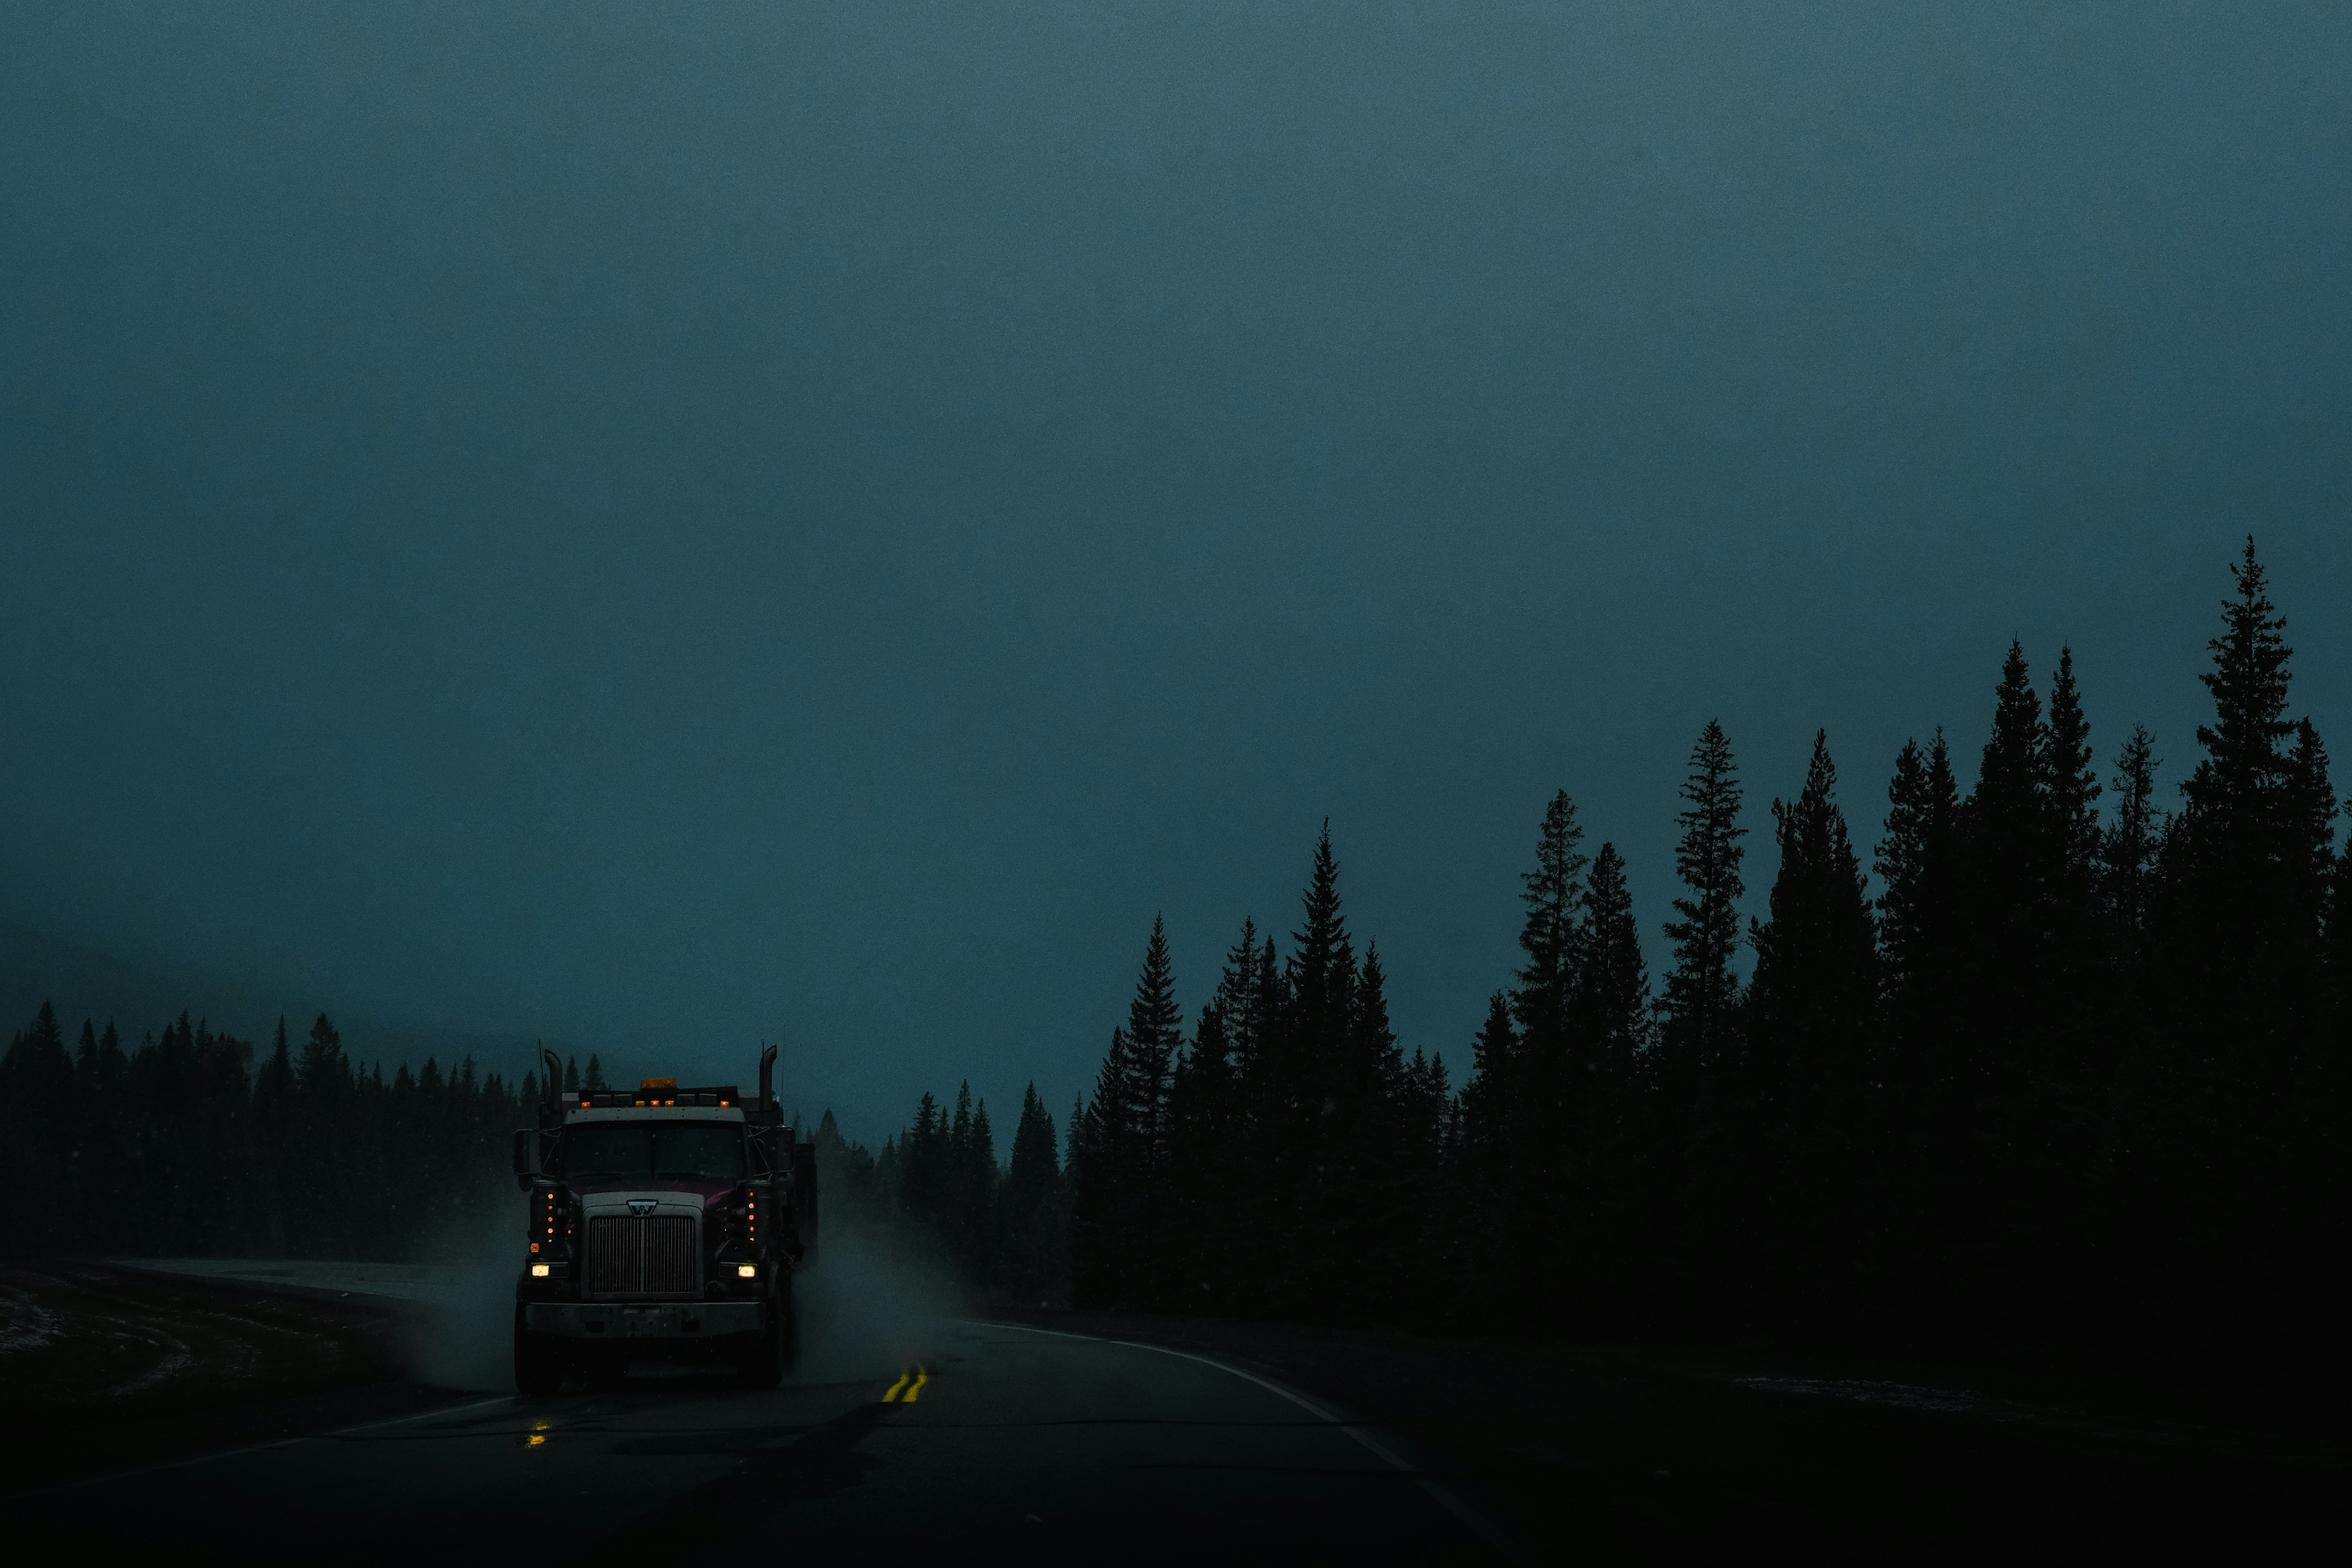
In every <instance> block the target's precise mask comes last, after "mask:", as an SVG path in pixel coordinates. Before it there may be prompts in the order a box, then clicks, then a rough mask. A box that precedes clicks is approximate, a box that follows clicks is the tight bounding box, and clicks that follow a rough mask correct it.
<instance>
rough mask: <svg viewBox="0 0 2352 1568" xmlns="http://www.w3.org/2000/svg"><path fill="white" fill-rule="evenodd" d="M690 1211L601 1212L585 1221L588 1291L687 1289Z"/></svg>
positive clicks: (690, 1283)
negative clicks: (685, 1213)
mask: <svg viewBox="0 0 2352 1568" xmlns="http://www.w3.org/2000/svg"><path fill="white" fill-rule="evenodd" d="M694 1265H695V1257H694V1220H693V1217H692V1216H691V1215H672V1214H657V1215H597V1216H596V1217H595V1218H593V1219H592V1220H590V1221H589V1222H588V1293H589V1294H590V1295H592V1296H642V1295H661V1294H665V1293H686V1292H691V1291H693V1290H694V1289H697V1288H698V1286H699V1284H700V1283H701V1282H700V1281H699V1280H698V1279H696V1277H695V1275H696V1269H695V1266H694Z"/></svg>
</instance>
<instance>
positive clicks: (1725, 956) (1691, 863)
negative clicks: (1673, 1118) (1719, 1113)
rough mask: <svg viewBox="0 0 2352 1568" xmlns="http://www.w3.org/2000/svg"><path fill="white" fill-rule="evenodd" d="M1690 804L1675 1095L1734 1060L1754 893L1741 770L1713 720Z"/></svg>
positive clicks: (1677, 946)
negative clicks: (1749, 897) (1744, 871)
mask: <svg viewBox="0 0 2352 1568" xmlns="http://www.w3.org/2000/svg"><path fill="white" fill-rule="evenodd" d="M1682 798H1683V800H1684V801H1685V803H1686V804H1685V807H1684V809H1683V811H1682V813H1681V814H1680V815H1679V816H1676V817H1675V823H1676V824H1677V826H1680V827H1681V829H1682V837H1681V839H1680V840H1679V841H1678V842H1677V843H1676V845H1675V872H1676V874H1677V875H1679V876H1680V877H1681V878H1682V881H1683V885H1684V886H1685V887H1686V888H1688V889H1690V895H1689V897H1687V898H1681V899H1676V900H1675V901H1674V902H1675V913H1676V914H1678V915H1680V916H1681V917H1682V919H1680V920H1679V921H1668V922H1666V926H1665V933H1666V940H1667V941H1668V942H1672V943H1673V944H1674V953H1675V962H1674V967H1673V968H1672V969H1670V970H1668V971H1667V973H1666V981H1665V994H1664V997H1663V998H1662V1007H1663V1011H1664V1022H1665V1028H1664V1038H1663V1041H1662V1045H1663V1047H1664V1059H1663V1062H1662V1066H1663V1067H1664V1069H1665V1073H1666V1086H1667V1087H1668V1088H1669V1089H1670V1090H1671V1089H1679V1088H1681V1087H1682V1085H1683V1084H1684V1083H1686V1082H1688V1081H1690V1080H1691V1079H1694V1078H1695V1076H1696V1073H1698V1072H1699V1071H1702V1070H1705V1069H1706V1068H1708V1067H1711V1066H1713V1065H1714V1064H1716V1063H1718V1062H1720V1061H1721V1060H1723V1058H1726V1057H1727V1056H1728V1055H1729V1054H1730V1052H1731V1047H1732V1034H1733V1030H1734V1027H1735V1023H1736V1018H1737V1014H1738V1000H1739V981H1738V976H1737V975H1736V974H1735V973H1733V970H1732V961H1733V959H1734V958H1735V957H1736V956H1737V954H1738V948H1739V900H1740V898H1741V897H1742V896H1743V895H1744V894H1745V893H1746V892H1747V890H1748V887H1747V884H1746V883H1745V882H1744V881H1742V880H1741V879H1740V875H1739V865H1740V860H1741V858H1743V857H1744V856H1745V855H1746V854H1747V850H1746V849H1745V848H1744V847H1742V846H1741V845H1740V842H1739V841H1740V839H1742V838H1744V837H1747V834H1748V830H1747V829H1746V828H1744V827H1742V826H1739V808H1740V801H1741V794H1740V787H1739V769H1738V764H1737V763H1735V762H1734V761H1733V760H1732V755H1731V742H1729V741H1728V740H1727V739H1726V738H1725V736H1724V733H1723V726H1722V725H1721V724H1720V723H1718V722H1717V721H1715V720H1713V719H1710V720H1708V721H1706V729H1704V730H1702V731H1699V737H1698V742H1697V743H1696V745H1694V746H1693V747H1692V748H1691V759H1690V773H1689V776H1688V777H1687V778H1685V780H1684V783H1683V787H1682Z"/></svg>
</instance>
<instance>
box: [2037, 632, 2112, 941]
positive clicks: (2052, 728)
mask: <svg viewBox="0 0 2352 1568" xmlns="http://www.w3.org/2000/svg"><path fill="white" fill-rule="evenodd" d="M2045 768H2046V773H2047V776H2048V779H2049V791H2050V794H2049V801H2050V831H2051V835H2052V837H2053V840H2054V842H2053V858H2054V860H2055V868H2056V871H2057V874H2058V878H2059V885H2058V889H2057V900H2058V905H2059V914H2060V918H2061V921H2062V922H2063V924H2062V931H2063V932H2064V934H2065V935H2066V937H2067V939H2068V940H2069V941H2070V942H2073V943H2076V944H2079V943H2080V942H2082V941H2084V939H2085V937H2086V929H2085V928H2087V926H2088V924H2089V921H2090V920H2091V917H2092V912H2093V910H2094V908H2095V902H2096V899H2097V889H2098V868H2099V848H2100V843H2099V840H2100V837H2101V835H2100V830H2099V805H2098V801H2099V775H2098V770H2097V768H2096V767H2095V766H2094V765H2093V763H2092V759H2091V724H2090V721H2089V720H2088V719H2086V718H2084V715H2083V700H2082V694H2081V692H2080V691H2078V690H2077V689H2076V688H2075V684H2074V649H2073V648H2071V647H2061V648H2060V649H2059V650H2058V673H2057V674H2056V675H2055V676H2053V677H2052V678H2051V681H2050V722H2049V741H2048V757H2047V762H2046V764H2045ZM2066 956H2067V958H2068V960H2069V961H2070V962H2074V961H2077V960H2079V959H2081V958H2082V957H2084V954H2082V953H2081V952H2079V949H2078V947H2075V946H2070V948H2069V951H2068V952H2067V955H2066Z"/></svg>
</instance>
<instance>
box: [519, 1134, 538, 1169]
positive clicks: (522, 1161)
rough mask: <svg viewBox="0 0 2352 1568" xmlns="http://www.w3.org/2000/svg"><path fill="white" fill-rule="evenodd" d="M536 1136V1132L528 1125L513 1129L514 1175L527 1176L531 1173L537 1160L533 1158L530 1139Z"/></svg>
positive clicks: (533, 1153)
mask: <svg viewBox="0 0 2352 1568" xmlns="http://www.w3.org/2000/svg"><path fill="white" fill-rule="evenodd" d="M538 1136H539V1134H538V1133H536V1132H534V1131H531V1130H530V1128H528V1127H518V1128H516V1129H515V1135H514V1172H515V1174H516V1175H518V1176H523V1177H529V1176H530V1174H531V1172H532V1168H533V1167H534V1166H536V1165H537V1164H538V1163H539V1162H538V1161H537V1159H535V1158H534V1155H535V1153H536V1151H534V1150H533V1149H532V1148H531V1146H530V1145H531V1140H532V1139H534V1138H536V1137H538Z"/></svg>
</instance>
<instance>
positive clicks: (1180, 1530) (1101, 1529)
mask: <svg viewBox="0 0 2352 1568" xmlns="http://www.w3.org/2000/svg"><path fill="white" fill-rule="evenodd" d="M925 1343H926V1344H927V1345H928V1346H929V1349H928V1350H927V1351H925V1352H922V1353H920V1354H919V1355H916V1356H912V1357H908V1358H906V1359H904V1360H894V1359H886V1358H882V1357H879V1356H877V1357H876V1358H874V1364H873V1365H871V1366H867V1367H865V1368H864V1369H863V1371H862V1373H861V1372H859V1371H858V1370H857V1369H856V1367H854V1366H846V1365H842V1364H834V1365H831V1366H828V1367H826V1368H824V1373H823V1375H815V1374H813V1373H803V1374H801V1375H798V1376H795V1377H793V1378H791V1379H788V1380H787V1381H786V1383H785V1384H784V1385H783V1386H782V1388H779V1389H777V1390H774V1391H772V1392H768V1393H747V1392H744V1391H742V1390H740V1389H739V1388H737V1387H735V1386H734V1385H733V1384H731V1383H730V1381H729V1380H728V1379H727V1378H726V1377H725V1376H724V1375H723V1374H688V1373H671V1374H667V1375H657V1376H653V1375H635V1376H632V1377H630V1378H627V1379H625V1380H624V1381H622V1382H621V1383H619V1384H612V1385H607V1386H605V1387H602V1388H599V1389H595V1390H593V1391H588V1392H583V1393H577V1394H567V1395H562V1396H558V1397H554V1398H547V1399H522V1398H517V1397H508V1396H500V1397H495V1398H486V1399H480V1400H477V1401H472V1402H467V1403H461V1404H458V1405H451V1406H448V1407H446V1408H443V1409H441V1410H437V1411H435V1412H432V1413H429V1414H427V1415H422V1416H413V1417H409V1418H407V1419H404V1420H400V1421H394V1422H387V1423H383V1424H381V1425H375V1426H362V1427H357V1428H351V1429H346V1430H344V1431H342V1432H340V1433H334V1434H329V1435H324V1436H315V1437H307V1438H299V1439H295V1440H291V1441H289V1442H286V1443H282V1444H278V1445H273V1446H269V1447H262V1448H257V1449H248V1450H244V1451H236V1452H231V1453H227V1454H220V1455H213V1456H206V1457H201V1458H194V1459H188V1460H183V1461H178V1462H175V1463H173V1464H171V1465H168V1466H163V1467H157V1468H150V1469H146V1470H142V1471H137V1472H132V1473H129V1474H125V1475H121V1476H114V1477H100V1478H96V1479H90V1480H87V1481H82V1482H79V1483H75V1484H73V1485H69V1486H66V1487H61V1488H58V1489H52V1490H49V1491H47V1492H43V1493H39V1494H35V1495H32V1496H22V1497H19V1498H18V1499H16V1500H15V1501H16V1510H15V1511H16V1522H17V1524H18V1527H19V1528H20V1529H21V1530H24V1531H34V1532H37V1533H38V1534H41V1535H51V1534H52V1532H54V1538H55V1539H57V1540H58V1542H60V1543H64V1542H78V1543H81V1544H85V1545H94V1544H96V1543H97V1542H100V1541H105V1542H109V1543H114V1544H126V1545H136V1546H140V1547H144V1548H150V1549H154V1550H158V1551H160V1552H164V1553H167V1554H168V1555H167V1559H166V1560H171V1561H178V1562H187V1561H205V1560H219V1561H253V1560H257V1559H278V1560H302V1561H311V1562H316V1561H320V1560H322V1559H328V1560H344V1561H358V1562H394V1561H397V1562H403V1563H420V1562H422V1563H433V1562H435V1561H436V1560H441V1561H448V1560H456V1561H462V1562H471V1561H487V1560H488V1559H490V1558H491V1557H493V1556H496V1557H498V1558H499V1559H500V1560H502V1561H505V1562H509V1563H532V1562H543V1561H553V1562H567V1563H568V1562H582V1561H584V1562H617V1561H627V1562H630V1563H670V1562H695V1561H712V1562H718V1561H726V1562H740V1561H741V1560H742V1558H743V1555H744V1553H745V1552H747V1551H751V1552H761V1553H762V1554H765V1553H767V1552H775V1551H782V1552H799V1551H832V1552H840V1553H844V1554H845V1555H844V1556H842V1557H840V1558H837V1559H833V1560H835V1561H853V1560H854V1561H857V1562H861V1563H875V1562H882V1563H889V1562H900V1561H906V1562H913V1561H918V1560H922V1561H938V1560H940V1558H941V1557H942V1556H943V1555H946V1554H953V1555H956V1556H960V1557H961V1558H963V1559H964V1560H966V1561H971V1562H994V1561H1000V1560H1001V1561H1008V1562H1011V1561H1021V1562H1027V1563H1078V1562H1085V1563H1178V1562H1181V1563H1188V1564H1200V1563H1202V1562H1204V1561H1206V1562H1210V1563H1219V1562H1223V1563H1235V1562H1271V1561H1285V1562H1289V1563H1297V1562H1301V1561H1305V1562H1318V1561H1354V1562H1370V1563H1455V1562H1459V1563H1495V1562H1507V1561H1510V1560H1512V1557H1513V1556H1514V1555H1516V1553H1513V1552H1511V1551H1510V1549H1509V1548H1508V1547H1507V1545H1506V1544H1504V1543H1502V1542H1500V1541H1499V1540H1498V1539H1497V1538H1496V1537H1494V1536H1493V1535H1492V1533H1491V1526H1487V1525H1486V1524H1484V1522H1483V1521H1481V1519H1480V1518H1479V1516H1477V1515H1476V1514H1475V1513H1474V1512H1472V1510H1469V1509H1468V1508H1466V1507H1465V1505H1464V1504H1463V1502H1462V1501H1461V1500H1459V1499H1458V1498H1456V1497H1455V1496H1454V1494H1453V1493H1452V1492H1451V1491H1450V1490H1449V1489H1447V1488H1445V1487H1444V1485H1443V1484H1442V1483H1440V1482H1439V1481H1437V1480H1435V1479H1433V1478H1431V1477H1430V1476H1428V1475H1427V1474H1426V1473H1425V1472H1424V1471H1423V1469H1421V1468H1416V1460H1417V1458H1419V1457H1418V1456H1414V1455H1412V1454H1410V1453H1408V1452H1406V1451H1404V1450H1402V1448H1401V1447H1399V1446H1398V1445H1397V1444H1396V1443H1395V1442H1394V1441H1393V1440H1392V1439H1389V1438H1386V1437H1383V1436H1381V1434H1378V1433H1375V1432H1370V1431H1366V1430H1363V1429H1360V1428H1355V1427H1349V1426H1341V1425H1339V1423H1338V1422H1337V1421H1336V1420H1335V1419H1334V1418H1333V1417H1332V1416H1331V1415H1329V1414H1328V1413H1327V1412H1325V1411H1324V1410H1323V1409H1322V1408H1321V1407H1320V1406H1318V1405H1315V1404H1313V1403H1312V1402H1311V1401H1307V1400H1306V1399H1305V1398H1304V1397H1303V1396H1301V1395H1298V1394H1294V1393H1292V1392H1290V1391H1286V1390H1283V1389H1280V1388H1278V1387H1276V1386H1275V1385H1273V1384H1268V1383H1265V1382H1264V1381H1263V1380H1261V1379H1259V1378H1257V1377H1256V1376H1255V1374H1252V1373H1247V1372H1244V1371H1241V1370H1239V1369H1235V1368H1232V1367H1228V1366H1226V1365H1224V1364H1223V1363H1213V1362H1209V1361H1204V1360H1202V1359H1201V1358H1198V1357H1194V1356H1190V1355H1186V1354H1183V1353H1181V1352H1172V1351H1167V1350H1161V1349H1158V1348H1154V1347H1150V1346H1143V1345H1129V1344H1123V1343H1119V1342H1112V1341H1105V1340H1096V1339H1087V1338H1081V1337H1076V1336H1071V1335H1066V1334H1058V1333H1052V1332H1047V1331H1041V1330H1035V1329H1027V1328H1019V1327H1013V1326H1010V1325H995V1324H988V1323H978V1322H948V1323H942V1324H940V1325H938V1326H937V1328H936V1329H934V1330H933V1331H931V1332H930V1333H929V1335H928V1336H927V1338H926V1340H925ZM18 1539H19V1540H24V1539H26V1536H24V1535H19V1536H18ZM768 1560H770V1561H772V1559H768Z"/></svg>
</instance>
